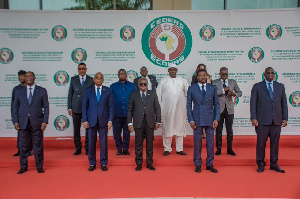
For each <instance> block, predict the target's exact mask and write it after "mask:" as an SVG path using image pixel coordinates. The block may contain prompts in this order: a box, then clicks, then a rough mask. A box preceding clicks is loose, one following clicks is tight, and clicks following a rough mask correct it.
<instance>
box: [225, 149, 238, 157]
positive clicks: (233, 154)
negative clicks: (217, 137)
mask: <svg viewBox="0 0 300 199" xmlns="http://www.w3.org/2000/svg"><path fill="white" fill-rule="evenodd" d="M227 154H229V155H232V156H236V154H235V152H234V151H233V150H227Z"/></svg>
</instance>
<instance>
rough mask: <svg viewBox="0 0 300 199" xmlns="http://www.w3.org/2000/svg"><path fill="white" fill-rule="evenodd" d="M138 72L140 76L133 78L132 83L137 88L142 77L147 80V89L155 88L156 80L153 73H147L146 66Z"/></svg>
mask: <svg viewBox="0 0 300 199" xmlns="http://www.w3.org/2000/svg"><path fill="white" fill-rule="evenodd" d="M140 74H141V76H140V77H138V78H136V79H134V84H135V86H136V88H137V89H139V85H138V82H139V79H141V78H142V77H144V78H146V79H147V82H148V90H154V91H155V90H156V88H157V85H158V82H157V81H156V77H155V76H154V75H148V70H147V68H146V66H143V67H142V68H141V70H140Z"/></svg>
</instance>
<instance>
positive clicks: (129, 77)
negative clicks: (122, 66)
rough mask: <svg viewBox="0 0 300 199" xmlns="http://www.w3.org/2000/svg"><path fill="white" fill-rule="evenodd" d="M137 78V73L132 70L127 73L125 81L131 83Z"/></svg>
mask: <svg viewBox="0 0 300 199" xmlns="http://www.w3.org/2000/svg"><path fill="white" fill-rule="evenodd" d="M137 77H138V73H137V72H135V71H134V70H129V71H127V81H129V82H131V83H133V82H134V79H136V78H137Z"/></svg>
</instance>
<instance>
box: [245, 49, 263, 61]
mask: <svg viewBox="0 0 300 199" xmlns="http://www.w3.org/2000/svg"><path fill="white" fill-rule="evenodd" d="M264 56H265V53H264V51H263V49H261V48H260V47H253V48H251V49H250V50H249V53H248V57H249V59H250V60H251V61H252V62H254V63H258V62H260V61H261V60H263V59H264Z"/></svg>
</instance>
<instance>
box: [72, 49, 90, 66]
mask: <svg viewBox="0 0 300 199" xmlns="http://www.w3.org/2000/svg"><path fill="white" fill-rule="evenodd" d="M71 58H72V60H73V61H74V62H75V63H77V64H79V63H81V62H85V61H86V58H87V54H86V51H85V50H84V49H82V48H76V49H75V50H73V51H72V54H71Z"/></svg>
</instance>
